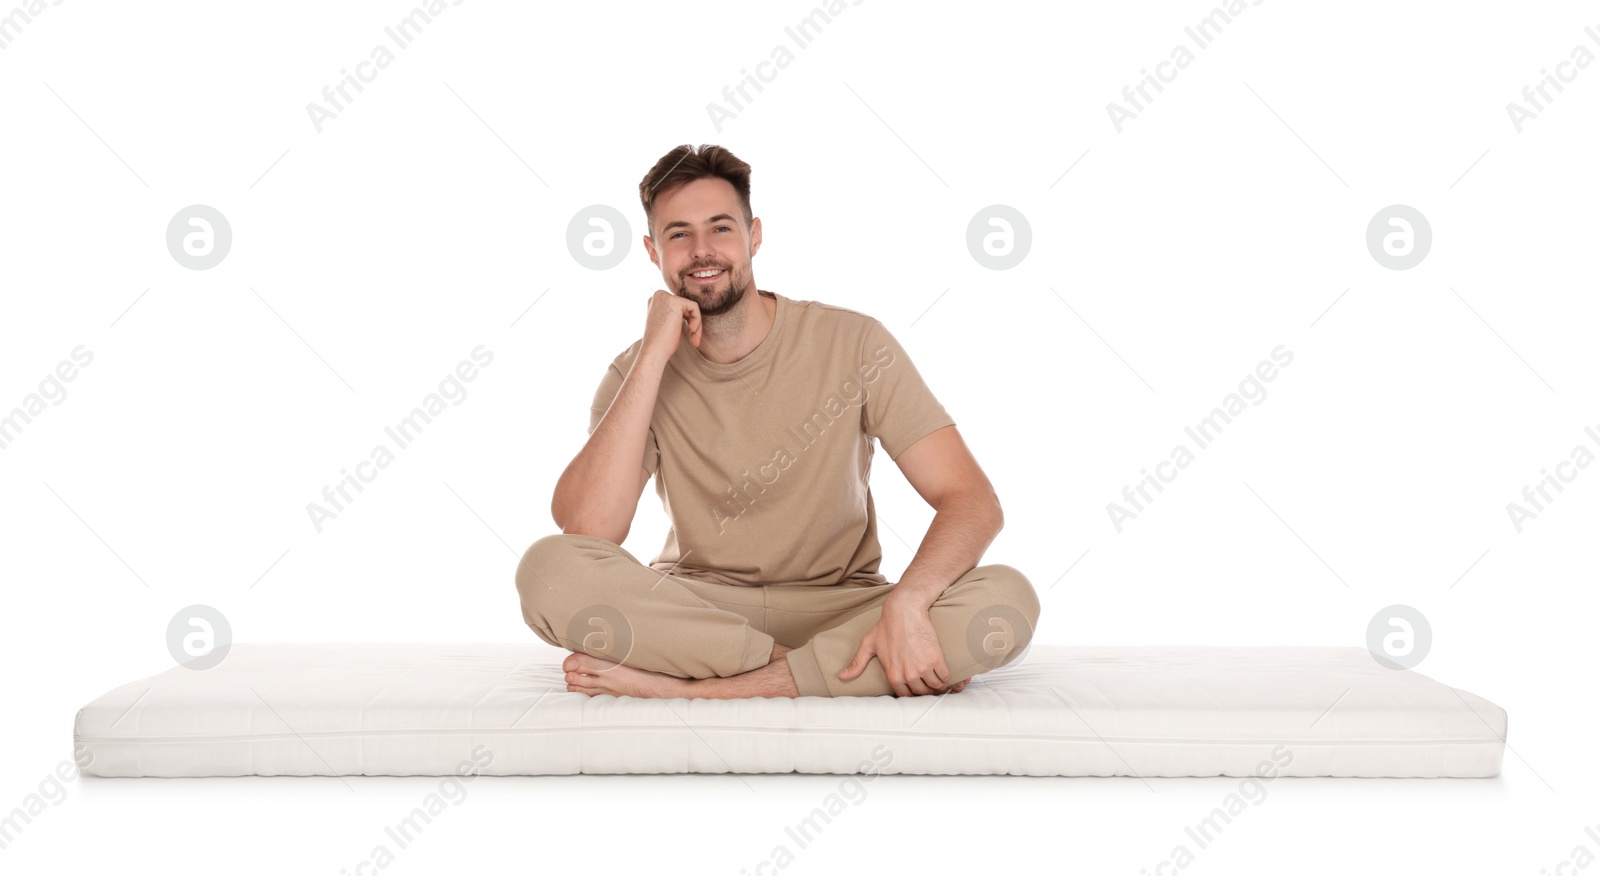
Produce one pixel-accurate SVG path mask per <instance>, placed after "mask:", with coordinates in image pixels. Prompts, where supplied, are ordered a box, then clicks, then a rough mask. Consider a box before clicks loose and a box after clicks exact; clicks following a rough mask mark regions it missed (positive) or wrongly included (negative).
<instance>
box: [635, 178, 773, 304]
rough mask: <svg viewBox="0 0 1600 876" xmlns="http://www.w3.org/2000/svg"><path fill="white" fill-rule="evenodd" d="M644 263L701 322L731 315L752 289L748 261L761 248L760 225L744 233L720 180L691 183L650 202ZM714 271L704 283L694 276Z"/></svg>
mask: <svg viewBox="0 0 1600 876" xmlns="http://www.w3.org/2000/svg"><path fill="white" fill-rule="evenodd" d="M655 212H656V216H655V223H656V227H657V231H656V235H655V238H654V239H652V238H649V237H647V238H645V249H647V250H648V251H649V252H650V261H652V262H654V263H655V264H656V266H657V267H659V268H661V276H662V279H664V280H666V283H667V289H669V290H671V291H672V292H673V294H675V295H679V296H682V297H684V298H688V299H689V300H691V301H693V302H694V303H696V304H698V305H699V306H700V315H701V316H716V315H718V314H721V313H726V312H727V311H729V310H731V309H732V308H733V307H734V305H736V304H738V303H739V301H740V300H741V299H743V298H744V295H745V293H746V292H748V291H751V290H752V289H753V286H754V283H753V277H754V274H753V273H752V271H751V266H750V257H751V256H753V255H755V254H756V250H758V249H760V248H761V220H760V219H756V220H755V221H754V222H752V223H751V225H750V228H749V229H748V230H747V229H746V228H745V226H744V222H743V218H744V208H743V207H742V206H740V204H739V195H738V193H737V192H735V191H734V190H733V185H732V184H731V183H729V182H728V181H727V180H724V179H715V178H712V179H697V180H695V181H694V182H691V183H688V184H686V185H682V186H679V187H678V188H677V189H674V190H673V191H671V192H668V193H666V194H664V195H662V196H661V197H659V198H657V199H656V206H655ZM702 271H716V272H717V273H716V274H714V275H712V276H711V277H708V278H704V279H702V278H699V277H696V276H694V274H696V273H700V272H702Z"/></svg>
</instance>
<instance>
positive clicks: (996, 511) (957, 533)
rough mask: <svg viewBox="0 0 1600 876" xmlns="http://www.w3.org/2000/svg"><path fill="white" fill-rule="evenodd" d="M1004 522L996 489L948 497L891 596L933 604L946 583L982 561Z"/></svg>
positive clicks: (919, 603) (949, 583)
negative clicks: (995, 492) (993, 491)
mask: <svg viewBox="0 0 1600 876" xmlns="http://www.w3.org/2000/svg"><path fill="white" fill-rule="evenodd" d="M1004 522H1005V521H1004V517H1003V515H1002V513H1001V511H1000V502H999V500H998V499H997V498H995V496H994V494H993V493H989V492H987V491H976V490H975V491H972V492H969V493H962V494H958V495H954V496H951V497H949V498H947V499H945V501H944V502H942V503H941V504H940V505H939V506H938V508H937V510H936V513H935V514H934V515H933V523H932V524H930V525H929V526H928V533H927V535H925V536H923V538H922V544H921V545H920V546H919V547H918V548H917V554H916V556H915V557H913V558H912V560H911V564H910V565H909V566H907V567H906V571H905V574H904V575H902V576H901V577H900V581H899V582H898V583H897V584H896V585H895V588H894V591H893V593H892V594H891V596H890V599H892V600H894V601H896V602H905V603H906V604H908V605H914V606H917V607H919V608H922V609H927V608H928V607H930V606H932V605H933V603H934V602H935V601H936V600H937V599H938V598H939V595H940V594H941V593H943V592H944V591H945V588H946V587H949V586H950V585H951V584H953V583H955V580H956V579H957V578H960V577H961V576H962V575H965V574H966V573H967V572H968V571H970V570H971V569H972V568H973V567H975V566H977V565H978V560H980V559H982V558H983V552H984V551H985V550H988V548H989V544H990V542H993V541H994V537H995V536H996V535H998V534H999V532H1000V529H1001V527H1002V526H1003V525H1004Z"/></svg>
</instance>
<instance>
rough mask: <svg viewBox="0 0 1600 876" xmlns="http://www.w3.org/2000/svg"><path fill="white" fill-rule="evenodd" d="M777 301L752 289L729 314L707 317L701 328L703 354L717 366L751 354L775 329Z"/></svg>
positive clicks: (751, 285) (701, 349)
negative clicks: (773, 325) (768, 333)
mask: <svg viewBox="0 0 1600 876" xmlns="http://www.w3.org/2000/svg"><path fill="white" fill-rule="evenodd" d="M777 308H778V302H777V301H776V300H775V299H772V298H768V297H766V296H765V295H762V294H761V293H760V292H758V291H756V288H755V281H754V280H752V281H751V283H750V291H749V292H747V293H745V296H744V297H743V298H741V299H740V300H739V303H738V304H737V305H735V306H734V307H733V309H732V310H729V311H728V312H727V313H722V314H718V315H717V316H712V317H707V318H706V319H705V320H704V322H703V323H702V325H701V327H700V354H701V355H702V356H705V357H706V359H708V360H709V361H712V362H715V363H717V364H718V365H731V364H733V363H735V362H738V361H739V360H740V359H743V358H744V357H746V356H748V355H750V351H751V350H754V349H755V348H756V347H757V346H759V345H760V343H761V342H762V341H763V340H764V339H765V338H766V337H767V332H769V331H771V330H772V323H773V321H774V320H775V318H776V315H777Z"/></svg>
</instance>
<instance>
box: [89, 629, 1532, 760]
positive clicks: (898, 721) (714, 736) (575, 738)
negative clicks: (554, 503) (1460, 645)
mask: <svg viewBox="0 0 1600 876" xmlns="http://www.w3.org/2000/svg"><path fill="white" fill-rule="evenodd" d="M566 654H567V652H565V651H559V650H557V649H554V648H551V647H550V646H548V645H545V644H544V643H537V644H519V645H418V644H364V645H361V644H244V645H234V646H233V648H232V650H231V651H229V652H228V655H227V657H226V659H225V660H223V661H222V663H221V664H219V665H217V666H216V667H214V668H211V669H205V670H191V669H186V668H184V667H180V666H174V667H173V668H171V669H168V670H167V671H165V672H163V673H161V674H159V675H155V676H152V677H150V678H146V679H143V680H141V681H135V682H132V683H131V684H126V685H123V686H122V687H119V688H117V689H115V690H112V691H110V692H109V693H106V694H105V695H104V696H101V697H99V698H98V699H96V700H94V701H93V702H91V703H89V704H88V705H87V706H84V707H83V708H82V709H81V710H79V712H78V715H77V721H76V724H75V727H74V741H75V743H76V744H77V746H80V747H81V749H82V750H85V751H87V753H88V755H89V756H90V758H91V761H90V763H89V764H88V766H86V767H85V768H84V769H83V772H84V773H86V774H89V775H95V776H241V775H261V776H281V775H291V776H307V775H449V774H453V773H466V772H471V773H476V774H480V775H567V774H574V773H723V772H738V773H787V772H801V773H840V774H849V773H857V772H862V773H883V774H897V773H901V774H933V775H959V774H968V775H1028V776H1135V775H1136V776H1144V777H1149V776H1216V775H1224V776H1240V777H1243V776H1248V775H1266V776H1276V775H1289V776H1427V777H1436V776H1461V777H1466V776H1494V775H1497V774H1499V772H1500V761H1501V755H1502V753H1503V749H1504V746H1505V734H1506V712H1505V710H1504V709H1501V708H1500V707H1499V706H1497V705H1495V704H1494V703H1491V702H1489V701H1488V700H1485V699H1483V698H1482V697H1478V696H1475V695H1473V694H1471V693H1468V692H1467V691H1464V690H1460V689H1453V688H1451V687H1449V686H1447V685H1444V684H1441V683H1439V682H1437V681H1434V680H1433V679H1431V678H1428V677H1426V676H1424V675H1421V674H1419V673H1417V672H1415V671H1410V670H1393V669H1386V668H1384V667H1382V666H1379V665H1378V663H1377V662H1376V661H1374V660H1373V658H1372V657H1371V656H1370V655H1369V654H1368V653H1367V652H1366V651H1365V650H1363V649H1361V648H1358V647H1343V648H1329V647H1240V648H1234V647H1083V646H1059V645H1055V646H1052V645H1041V644H1037V643H1036V644H1034V645H1033V647H1032V648H1031V649H1030V650H1029V652H1028V654H1027V655H1026V657H1025V659H1024V660H1022V661H1021V662H1019V663H1017V664H1014V665H1012V666H1008V667H1004V668H1002V669H1000V670H998V671H995V672H991V673H987V674H983V675H979V676H977V677H976V678H974V679H973V680H972V682H971V683H970V684H969V685H968V686H967V688H966V689H965V690H964V691H962V692H961V693H958V694H949V695H946V696H942V697H936V696H922V697H904V698H896V697H842V698H831V699H830V698H826V697H802V698H799V699H790V698H772V699H767V698H750V699H742V700H705V699H697V700H685V699H675V700H647V699H635V698H632V697H613V696H609V695H605V696H597V697H589V696H587V695H585V694H581V693H569V692H567V690H566V683H565V681H564V680H563V677H562V672H561V666H560V661H561V659H562V658H563V657H565V656H566Z"/></svg>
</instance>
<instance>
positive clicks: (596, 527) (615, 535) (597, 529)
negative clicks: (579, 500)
mask: <svg viewBox="0 0 1600 876" xmlns="http://www.w3.org/2000/svg"><path fill="white" fill-rule="evenodd" d="M557 525H558V526H560V527H561V533H562V534H563V535H592V536H594V537H596V538H603V539H605V540H606V541H609V542H611V543H612V544H616V545H620V544H622V543H623V542H624V541H627V539H628V527H622V528H621V529H616V528H613V527H610V526H606V525H604V524H602V523H599V522H591V521H588V520H583V519H580V518H573V519H572V520H568V521H567V522H566V523H559V522H558V523H557Z"/></svg>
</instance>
